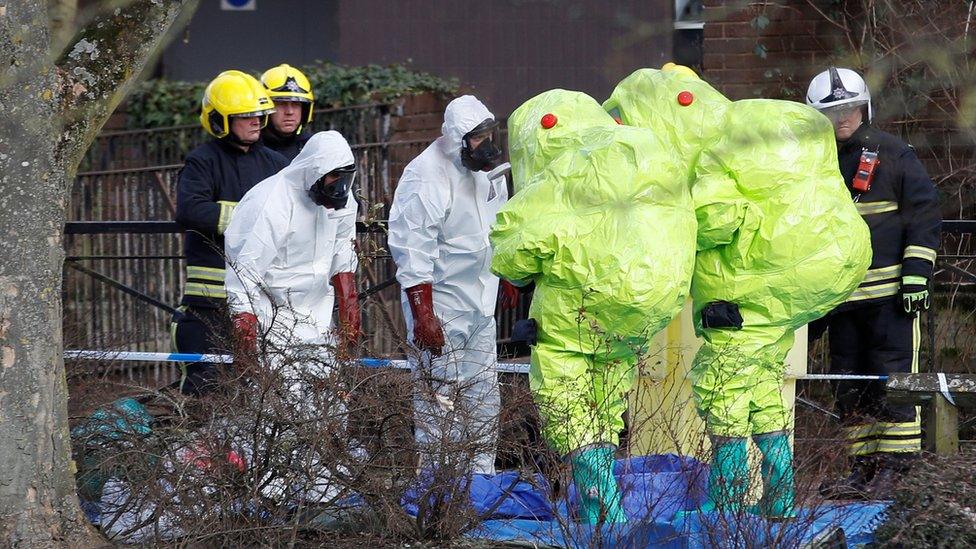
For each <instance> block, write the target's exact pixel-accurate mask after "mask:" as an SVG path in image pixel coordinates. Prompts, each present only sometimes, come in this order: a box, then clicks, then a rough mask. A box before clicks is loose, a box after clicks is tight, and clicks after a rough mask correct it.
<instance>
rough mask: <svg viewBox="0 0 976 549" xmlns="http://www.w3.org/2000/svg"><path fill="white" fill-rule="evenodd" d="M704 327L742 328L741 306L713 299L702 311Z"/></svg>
mask: <svg viewBox="0 0 976 549" xmlns="http://www.w3.org/2000/svg"><path fill="white" fill-rule="evenodd" d="M701 321H702V328H733V329H736V330H741V329H742V315H741V314H739V306H738V305H736V304H735V303H729V302H728V301H713V302H711V303H709V304H708V305H705V308H704V309H702V311H701Z"/></svg>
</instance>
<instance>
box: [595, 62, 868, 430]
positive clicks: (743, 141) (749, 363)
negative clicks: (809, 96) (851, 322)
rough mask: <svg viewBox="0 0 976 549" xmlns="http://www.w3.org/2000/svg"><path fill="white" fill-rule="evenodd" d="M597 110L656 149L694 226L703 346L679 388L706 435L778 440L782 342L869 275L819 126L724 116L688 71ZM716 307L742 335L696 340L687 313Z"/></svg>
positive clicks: (631, 83)
mask: <svg viewBox="0 0 976 549" xmlns="http://www.w3.org/2000/svg"><path fill="white" fill-rule="evenodd" d="M682 92H690V94H691V97H690V99H691V102H690V103H689V104H686V105H683V104H682V103H688V99H689V96H688V95H687V94H683V93H682ZM604 107H605V108H606V109H607V111H608V112H610V113H611V114H612V115H614V116H616V117H619V119H620V120H621V122H622V123H624V124H628V125H634V126H637V127H641V128H648V129H650V130H652V131H654V133H655V134H657V135H659V136H662V137H664V138H666V139H667V140H668V141H669V142H670V143H671V145H672V146H673V147H675V148H676V149H677V150H679V151H680V154H681V158H682V162H683V163H684V166H685V169H686V170H687V175H688V183H689V184H690V188H691V191H692V196H693V199H694V202H695V210H696V216H697V220H698V246H697V248H698V256H697V259H696V264H695V274H694V279H693V281H692V291H691V293H692V298H693V300H694V307H695V312H696V315H695V317H696V319H699V320H698V321H697V322H698V325H697V330H698V332H699V334H700V335H701V336H702V338H703V339H704V343H703V346H702V348H701V350H700V351H699V353H698V355H697V356H696V358H695V364H694V367H693V370H692V382H693V389H694V395H695V399H696V403H697V405H698V408H699V413H700V414H701V415H702V417H703V418H705V420H706V425H707V428H708V430H709V432H710V433H711V434H714V435H720V436H723V437H744V436H748V435H750V434H762V433H770V432H774V431H781V430H783V429H785V428H786V427H787V426H788V425H789V421H788V420H789V418H788V415H787V410H786V408H785V406H784V404H783V400H782V396H781V391H782V383H783V374H784V360H785V359H786V354H787V353H788V351H789V349H790V348H791V347H792V345H793V332H794V331H795V330H796V329H798V328H800V327H801V326H803V325H804V324H806V323H808V322H810V321H811V320H814V319H816V318H819V317H821V316H823V315H824V314H826V313H827V312H828V311H830V310H831V309H833V308H834V307H836V306H837V305H839V304H840V303H841V302H843V301H844V300H845V299H846V298H847V297H848V296H849V295H850V293H851V292H852V291H853V290H854V289H855V288H856V287H857V285H858V284H860V283H861V282H862V281H863V279H864V274H865V272H866V270H867V268H868V265H869V263H870V261H871V244H870V235H869V233H868V228H867V226H866V225H865V223H864V221H863V220H862V219H861V216H860V215H858V213H857V210H856V209H855V207H854V204H853V203H852V202H851V197H850V193H848V191H847V189H846V187H845V185H844V181H843V179H842V178H841V175H840V172H839V171H838V164H837V147H836V144H835V140H834V133H833V128H832V126H831V124H830V121H828V120H827V118H826V117H824V116H823V115H822V114H820V113H818V112H817V111H815V110H814V109H812V108H810V107H808V106H806V105H802V104H800V103H794V102H788V101H777V100H768V99H750V100H743V101H736V102H730V101H729V100H728V99H726V98H725V97H724V96H722V95H721V94H720V93H719V92H718V91H716V90H715V89H713V88H712V87H711V86H709V85H708V84H707V83H705V82H704V81H702V80H701V79H699V78H698V77H697V76H694V75H693V74H692V73H690V71H688V70H687V69H684V70H683V71H676V70H653V69H641V70H638V71H637V72H635V73H633V74H631V75H630V76H628V77H627V78H625V79H624V80H623V81H622V82H620V84H618V85H617V88H616V89H615V90H614V92H613V95H611V97H610V99H609V100H607V102H606V103H604ZM716 301H727V302H731V303H734V304H736V305H737V306H738V308H739V311H740V313H741V315H742V319H743V321H742V329H741V330H735V329H729V328H721V329H717V328H712V329H702V327H701V324H700V316H699V313H700V312H701V310H702V309H703V308H704V307H705V306H706V305H707V304H709V303H713V302H716Z"/></svg>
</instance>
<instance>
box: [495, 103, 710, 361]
mask: <svg viewBox="0 0 976 549" xmlns="http://www.w3.org/2000/svg"><path fill="white" fill-rule="evenodd" d="M546 126H549V127H546ZM509 141H510V155H511V161H512V170H513V175H514V179H515V188H516V194H515V196H514V197H513V198H512V199H511V200H510V201H509V202H508V204H507V205H506V206H505V207H504V208H502V210H501V212H499V216H498V221H497V223H496V225H495V226H494V228H493V230H492V232H491V242H492V245H493V247H494V256H493V260H492V270H493V271H494V272H495V273H496V274H498V275H499V276H502V277H504V278H507V279H510V280H515V281H519V280H521V281H527V280H530V279H531V280H535V281H536V284H537V286H536V288H537V289H536V292H537V293H536V297H535V299H533V304H532V306H533V311H532V313H531V315H532V317H533V318H535V319H536V320H537V321H538V322H539V323H540V328H541V330H542V331H543V332H544V333H546V334H550V335H557V333H558V334H559V335H558V336H557V337H561V336H563V335H565V334H572V339H573V341H567V342H566V344H567V345H569V346H571V347H573V348H577V349H584V348H587V347H589V345H587V344H581V343H580V341H579V339H580V338H579V325H578V322H577V317H578V316H579V314H578V311H579V309H580V308H581V305H582V307H583V308H584V309H585V310H586V311H587V313H588V314H589V315H591V317H590V319H589V320H588V321H587V322H589V321H590V320H592V321H594V322H596V324H597V325H599V327H600V330H603V331H606V332H608V333H614V334H617V335H618V336H620V337H625V338H626V337H639V338H642V339H643V338H646V337H647V336H649V335H652V334H653V333H655V332H656V331H658V330H660V329H661V328H663V327H664V326H665V325H666V324H667V323H668V322H669V321H670V319H671V318H672V317H673V316H674V315H675V314H677V312H678V311H679V310H680V308H681V304H682V302H683V300H684V298H685V296H686V295H687V288H688V284H689V281H690V277H691V272H692V264H693V256H694V250H693V246H694V244H693V243H694V235H695V221H694V214H693V210H692V203H691V196H690V194H689V192H688V188H687V186H686V185H685V184H684V183H683V181H682V177H681V170H682V169H683V167H682V166H681V164H680V163H679V162H677V161H676V159H675V154H674V151H673V150H672V149H671V148H670V147H668V146H666V144H665V143H663V142H661V141H660V140H658V139H657V138H656V136H655V135H654V134H653V133H652V132H649V131H646V130H642V129H639V128H634V127H628V126H621V125H618V124H617V123H616V122H615V121H614V120H613V118H611V117H610V116H609V115H608V114H607V113H606V112H605V111H604V110H603V109H602V108H601V106H600V105H599V103H597V102H596V101H595V100H593V99H592V98H591V97H589V96H587V95H586V94H583V93H579V92H572V91H565V90H552V91H548V92H545V93H542V94H540V95H538V96H536V97H534V98H532V99H530V100H528V101H526V102H525V103H524V104H523V105H522V106H520V107H519V108H518V109H516V111H515V112H514V113H513V114H512V116H511V118H509Z"/></svg>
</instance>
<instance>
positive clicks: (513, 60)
mask: <svg viewBox="0 0 976 549" xmlns="http://www.w3.org/2000/svg"><path fill="white" fill-rule="evenodd" d="M673 9H674V7H673V5H672V2H670V1H668V0H644V1H637V0H628V1H617V2H605V1H600V0H562V1H555V0H493V1H491V2H485V1H481V0H477V1H475V0H457V1H454V2H446V1H434V0H423V1H422V0H408V1H398V2H389V1H386V0H359V1H356V2H352V1H346V2H340V5H339V27H340V29H341V32H340V33H339V56H338V57H339V59H340V61H341V62H343V63H348V64H351V65H358V64H365V63H381V64H386V63H403V62H409V63H411V64H412V66H414V67H416V68H417V69H420V70H424V71H429V72H431V73H434V74H437V75H441V76H454V77H457V78H459V79H460V80H461V82H462V83H464V84H468V85H470V86H471V91H472V92H473V93H475V94H476V95H478V96H479V97H481V98H482V99H483V100H484V101H485V103H486V104H487V105H488V107H489V108H490V109H492V110H493V112H495V114H496V115H498V116H507V115H508V114H510V113H511V111H512V110H513V109H514V108H515V107H517V106H518V105H519V104H521V103H522V102H523V101H524V100H526V99H528V98H529V97H532V96H533V95H535V94H537V93H540V92H542V91H545V90H547V89H551V88H557V87H559V88H567V89H576V90H580V91H584V92H586V93H589V94H590V95H592V96H593V97H594V98H596V99H597V100H598V101H602V100H603V99H605V98H606V97H607V96H609V94H610V91H611V90H612V89H613V86H614V85H615V84H616V83H617V82H618V81H620V79H622V78H623V77H624V76H626V75H628V74H630V73H631V72H632V71H634V70H635V69H637V68H640V67H655V66H658V67H659V66H661V64H662V63H664V62H666V61H668V60H669V59H670V58H671V41H672V21H673V14H672V12H673Z"/></svg>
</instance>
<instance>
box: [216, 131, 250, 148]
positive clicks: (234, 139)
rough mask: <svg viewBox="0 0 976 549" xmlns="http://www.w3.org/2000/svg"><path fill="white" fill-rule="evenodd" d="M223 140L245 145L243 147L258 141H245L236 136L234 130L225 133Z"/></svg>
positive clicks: (232, 143)
mask: <svg viewBox="0 0 976 549" xmlns="http://www.w3.org/2000/svg"><path fill="white" fill-rule="evenodd" d="M224 140H225V141H227V142H228V143H230V144H231V145H237V146H238V147H245V148H250V147H251V145H254V144H255V143H257V142H258V141H257V139H255V140H254V141H251V142H250V143H248V142H247V141H244V140H242V139H241V138H240V137H237V134H235V133H234V132H229V133H228V134H227V135H225V136H224Z"/></svg>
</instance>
